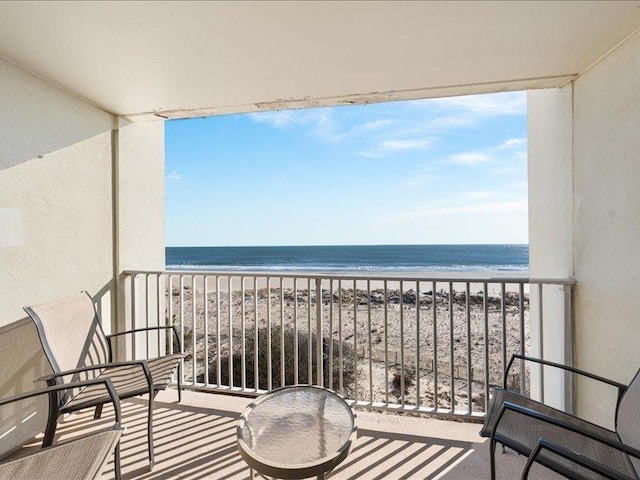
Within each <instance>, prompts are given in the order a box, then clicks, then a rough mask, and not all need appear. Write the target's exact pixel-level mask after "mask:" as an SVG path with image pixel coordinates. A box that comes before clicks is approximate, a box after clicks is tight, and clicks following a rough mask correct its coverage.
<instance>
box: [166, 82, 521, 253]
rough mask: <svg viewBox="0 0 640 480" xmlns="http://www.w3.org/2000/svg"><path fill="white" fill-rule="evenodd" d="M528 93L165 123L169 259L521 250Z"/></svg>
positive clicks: (228, 116)
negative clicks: (180, 249)
mask: <svg viewBox="0 0 640 480" xmlns="http://www.w3.org/2000/svg"><path fill="white" fill-rule="evenodd" d="M526 108H527V107H526V93H525V92H509V93H499V94H490V95H476V96H467V97H453V98H444V99H429V100H416V101H407V102H390V103H382V104H375V105H357V106H346V107H331V108H317V109H309V110H286V111H275V112H261V113H254V114H238V115H224V116H217V117H209V118H204V119H189V120H177V121H169V122H167V123H166V126H165V154H166V244H167V245H168V246H179V245H184V246H206V245H211V246H241V245H370V244H381V245H386V244H478V243H528V231H527V112H526Z"/></svg>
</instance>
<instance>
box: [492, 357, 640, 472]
mask: <svg viewBox="0 0 640 480" xmlns="http://www.w3.org/2000/svg"><path fill="white" fill-rule="evenodd" d="M515 359H522V360H524V361H530V362H535V363H538V364H542V365H547V366H550V367H554V368H560V369H562V370H565V371H568V372H572V373H574V374H577V375H582V376H585V377H587V378H590V379H593V380H596V381H598V382H601V383H604V384H606V385H610V386H612V387H614V388H616V389H617V392H618V397H617V402H616V405H615V407H616V417H615V418H616V420H615V429H614V430H609V429H607V428H604V427H601V426H599V425H596V424H594V423H591V422H589V421H587V420H584V419H582V418H579V417H576V416H574V415H570V414H568V413H566V412H563V411H560V410H557V409H555V408H552V407H549V406H547V405H544V404H542V403H540V402H537V401H535V400H532V399H530V398H527V397H525V396H523V395H521V394H520V393H518V392H514V391H511V390H509V389H508V388H507V378H508V373H509V369H510V368H511V365H512V364H513V361H514V360H515ZM480 435H482V436H483V437H488V438H490V439H491V443H490V460H491V478H492V479H494V480H495V478H496V464H495V449H496V444H497V443H500V444H502V445H504V446H506V447H509V448H511V449H512V450H514V451H516V452H518V453H520V454H522V455H525V456H528V457H529V458H528V461H527V465H526V467H525V469H524V471H523V474H522V478H523V479H525V478H527V477H528V475H529V471H530V468H531V466H532V464H533V463H534V462H537V463H540V464H541V465H544V466H545V467H547V468H550V469H551V470H553V471H555V472H557V473H559V474H561V475H564V476H565V477H567V478H572V479H589V480H591V479H602V478H610V479H616V480H618V479H624V480H638V478H639V477H638V472H640V370H639V371H638V373H636V375H635V376H634V378H633V380H632V381H631V383H630V384H629V385H624V384H621V383H618V382H615V381H613V380H609V379H606V378H603V377H600V376H598V375H594V374H592V373H589V372H585V371H583V370H579V369H577V368H574V367H570V366H567V365H562V364H559V363H555V362H549V361H546V360H541V359H537V358H531V357H526V356H524V355H520V354H515V355H514V356H513V357H512V358H511V361H510V362H509V366H508V367H507V371H506V372H505V378H504V387H503V388H497V389H495V390H494V391H493V396H492V398H491V404H490V406H489V411H488V412H487V417H486V419H485V423H484V426H483V428H482V431H481V432H480Z"/></svg>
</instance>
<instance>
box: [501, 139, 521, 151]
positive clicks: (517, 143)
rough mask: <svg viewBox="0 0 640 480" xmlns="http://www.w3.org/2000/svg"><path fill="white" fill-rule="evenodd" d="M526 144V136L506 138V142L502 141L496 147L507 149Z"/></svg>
mask: <svg viewBox="0 0 640 480" xmlns="http://www.w3.org/2000/svg"><path fill="white" fill-rule="evenodd" d="M526 144H527V139H526V138H510V139H509V140H505V141H504V142H502V143H501V144H500V145H498V146H497V147H496V148H499V149H502V150H505V149H510V148H516V147H521V146H524V145H526Z"/></svg>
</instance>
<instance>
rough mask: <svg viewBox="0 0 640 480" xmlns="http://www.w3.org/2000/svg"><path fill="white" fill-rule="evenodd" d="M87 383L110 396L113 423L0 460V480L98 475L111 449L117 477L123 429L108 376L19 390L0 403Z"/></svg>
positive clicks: (117, 403)
mask: <svg viewBox="0 0 640 480" xmlns="http://www.w3.org/2000/svg"><path fill="white" fill-rule="evenodd" d="M90 387H91V388H96V389H102V390H104V391H105V393H106V394H107V395H108V396H109V397H110V400H111V402H112V403H113V407H114V412H115V423H114V425H113V427H112V428H110V429H108V430H101V431H98V432H95V433H91V434H89V435H85V436H83V437H80V438H77V439H74V440H71V441H68V442H64V443H60V444H58V445H55V446H52V447H48V448H43V449H41V450H38V451H36V452H35V453H32V454H30V455H27V456H24V457H20V458H17V459H15V460H9V461H6V462H3V463H0V480H40V479H43V480H44V479H46V480H57V479H59V480H69V479H74V480H76V479H86V480H89V479H95V478H99V477H100V476H101V474H102V471H103V470H104V467H105V466H106V464H107V461H108V460H109V456H110V455H111V454H112V453H113V455H114V472H115V477H116V479H117V480H120V444H119V442H120V436H121V435H122V432H123V431H124V429H123V428H122V427H121V426H120V421H121V414H120V401H119V400H118V395H117V394H116V392H115V389H114V388H113V384H112V383H111V380H109V379H108V378H106V379H101V380H88V381H84V382H75V383H69V384H65V385H56V386H53V387H47V388H43V389H40V390H34V391H32V392H27V393H22V394H20V395H16V396H13V397H11V398H6V399H3V400H0V407H3V406H4V405H8V404H10V403H14V402H20V401H22V400H26V399H29V398H31V397H35V396H37V395H49V396H50V397H51V396H52V395H53V397H54V398H56V397H57V394H58V393H59V392H60V391H61V390H67V389H70V388H90Z"/></svg>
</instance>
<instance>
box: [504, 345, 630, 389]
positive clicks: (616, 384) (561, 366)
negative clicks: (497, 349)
mask: <svg viewBox="0 0 640 480" xmlns="http://www.w3.org/2000/svg"><path fill="white" fill-rule="evenodd" d="M516 358H519V359H521V360H524V361H528V362H534V363H539V364H541V365H548V366H550V367H555V368H559V369H562V370H565V371H568V372H572V373H576V374H578V375H582V376H585V377H588V378H591V379H593V380H597V381H598V382H602V383H606V384H607V385H611V386H613V387H616V388H617V389H618V396H620V395H621V394H622V393H623V392H624V390H626V388H627V385H625V384H623V383H619V382H616V381H614V380H610V379H608V378H604V377H601V376H599V375H594V374H593V373H591V372H587V371H584V370H580V369H578V368H575V367H571V366H569V365H564V364H562V363H556V362H550V361H549V360H543V359H541V358H534V357H528V356H526V355H523V354H521V353H514V354H513V355H512V356H511V360H510V361H509V365H507V368H506V370H505V372H504V379H503V387H504V389H505V390H507V378H508V376H509V369H510V368H511V365H513V362H514V360H515V359H516Z"/></svg>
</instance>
